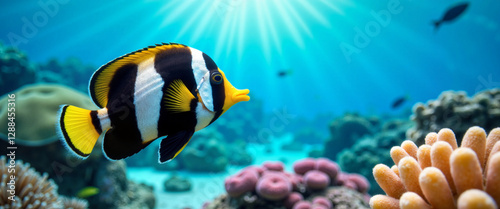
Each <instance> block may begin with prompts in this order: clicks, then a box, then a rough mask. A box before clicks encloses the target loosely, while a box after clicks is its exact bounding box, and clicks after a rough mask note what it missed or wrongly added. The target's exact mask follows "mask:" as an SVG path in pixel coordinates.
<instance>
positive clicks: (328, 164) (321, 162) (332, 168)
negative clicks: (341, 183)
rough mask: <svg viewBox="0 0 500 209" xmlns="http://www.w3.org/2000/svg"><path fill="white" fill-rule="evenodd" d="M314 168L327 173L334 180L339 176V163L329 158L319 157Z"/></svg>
mask: <svg viewBox="0 0 500 209" xmlns="http://www.w3.org/2000/svg"><path fill="white" fill-rule="evenodd" d="M314 168H315V169H316V170H318V171H322V172H323V173H326V174H327V175H328V176H329V177H330V179H331V180H332V181H333V180H335V179H336V178H337V174H338V173H339V171H340V168H339V165H338V164H337V163H335V162H333V161H331V160H330V159H327V158H319V159H317V160H316V164H315V167H314Z"/></svg>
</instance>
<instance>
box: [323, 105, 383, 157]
mask: <svg viewBox="0 0 500 209" xmlns="http://www.w3.org/2000/svg"><path fill="white" fill-rule="evenodd" d="M329 127H330V138H329V139H328V140H327V141H326V143H325V150H324V152H323V153H324V156H325V157H328V158H330V159H333V160H335V159H337V154H338V153H340V151H342V149H344V148H346V147H351V146H352V145H354V144H355V143H356V141H357V140H359V139H361V138H362V137H363V136H365V135H371V134H372V133H373V132H374V123H372V122H371V120H370V118H364V117H361V116H359V115H357V114H345V115H344V116H343V117H340V118H337V119H335V120H334V121H333V122H331V123H330V126H329Z"/></svg>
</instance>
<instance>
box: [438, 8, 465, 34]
mask: <svg viewBox="0 0 500 209" xmlns="http://www.w3.org/2000/svg"><path fill="white" fill-rule="evenodd" d="M467 7H469V2H463V3H459V4H457V5H455V6H453V7H451V8H449V9H448V10H447V11H446V13H445V14H444V16H443V18H441V20H437V21H434V31H437V29H438V28H439V26H440V25H441V24H442V23H444V22H451V21H453V20H455V19H457V17H459V16H460V15H461V14H462V13H464V11H465V10H466V9H467Z"/></svg>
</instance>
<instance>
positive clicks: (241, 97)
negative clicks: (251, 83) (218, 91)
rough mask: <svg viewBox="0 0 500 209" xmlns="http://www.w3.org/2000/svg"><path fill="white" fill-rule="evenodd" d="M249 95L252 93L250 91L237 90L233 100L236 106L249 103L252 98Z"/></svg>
mask: <svg viewBox="0 0 500 209" xmlns="http://www.w3.org/2000/svg"><path fill="white" fill-rule="evenodd" d="M248 93H250V90H248V89H243V90H238V89H235V91H234V92H233V96H232V98H231V99H232V100H233V103H234V104H236V103H238V102H247V101H249V100H250V96H248Z"/></svg>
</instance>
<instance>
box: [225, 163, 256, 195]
mask: <svg viewBox="0 0 500 209" xmlns="http://www.w3.org/2000/svg"><path fill="white" fill-rule="evenodd" d="M258 179H259V174H258V173H257V171H255V170H252V169H246V170H243V171H241V172H240V173H239V174H238V175H236V176H230V177H228V178H227V179H226V180H225V182H224V186H225V188H226V191H227V194H228V195H229V196H231V197H239V196H241V195H242V194H244V193H246V192H250V191H253V190H254V188H255V185H256V184H257V181H258Z"/></svg>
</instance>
